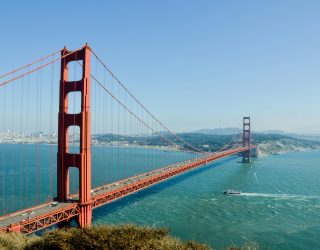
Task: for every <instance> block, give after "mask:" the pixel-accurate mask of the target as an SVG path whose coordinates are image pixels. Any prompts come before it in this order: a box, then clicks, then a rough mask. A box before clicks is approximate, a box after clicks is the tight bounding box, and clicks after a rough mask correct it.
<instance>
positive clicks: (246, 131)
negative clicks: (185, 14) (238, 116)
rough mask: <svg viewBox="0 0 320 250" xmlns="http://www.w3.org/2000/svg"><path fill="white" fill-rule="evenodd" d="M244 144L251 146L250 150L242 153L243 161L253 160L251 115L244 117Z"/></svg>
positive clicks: (244, 145)
mask: <svg viewBox="0 0 320 250" xmlns="http://www.w3.org/2000/svg"><path fill="white" fill-rule="evenodd" d="M242 146H243V147H247V148H249V150H247V151H244V152H243V153H242V162H243V163H250V162H251V127H250V116H245V117H243V135H242Z"/></svg>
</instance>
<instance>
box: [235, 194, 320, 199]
mask: <svg viewBox="0 0 320 250" xmlns="http://www.w3.org/2000/svg"><path fill="white" fill-rule="evenodd" d="M239 195H240V196H249V197H250V196H251V197H266V198H277V199H320V196H312V195H291V194H268V193H241V194H239Z"/></svg>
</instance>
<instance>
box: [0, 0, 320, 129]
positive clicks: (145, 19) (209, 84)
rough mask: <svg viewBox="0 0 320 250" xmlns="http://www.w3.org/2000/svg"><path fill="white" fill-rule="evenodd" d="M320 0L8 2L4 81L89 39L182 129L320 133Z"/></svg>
mask: <svg viewBox="0 0 320 250" xmlns="http://www.w3.org/2000/svg"><path fill="white" fill-rule="evenodd" d="M319 13H320V1H295V0H288V1H286V0H282V1H279V0H277V1H213V0H210V1H209V0H208V1H204V0H203V1H195V0H194V1H192V0H190V1H185V0H184V1H182V0H181V1H179V0H170V1H169V0H161V1H160V0H158V1H155V0H154V1H152V0H148V1H147V0H145V1H142V0H135V1H132V0H127V1H125V0H122V1H81V0H77V1H72V0H70V1H50V2H49V1H32V0H31V1H14V0H13V1H12V0H10V1H6V0H3V1H1V3H0V28H1V46H0V55H1V59H0V74H1V73H5V72H7V71H9V70H12V69H13V68H16V67H18V66H20V65H23V64H25V63H28V62H30V61H32V60H34V59H37V58H39V57H41V56H43V55H46V54H47V53H50V52H52V51H54V50H57V49H60V48H62V47H63V46H64V45H66V46H67V47H68V48H70V49H74V48H78V47H80V46H81V45H83V44H84V43H85V42H88V43H89V44H90V46H91V47H92V48H93V49H94V50H95V51H96V52H97V54H98V55H100V57H101V58H102V59H103V60H104V61H105V62H107V64H108V65H109V66H110V67H111V69H112V70H113V71H114V72H115V73H116V75H117V76H118V77H119V78H120V79H121V80H122V81H123V82H124V83H125V84H126V86H127V87H128V88H129V89H130V90H131V91H132V92H133V93H134V94H135V95H136V96H137V97H138V98H139V99H140V100H141V101H142V102H143V103H144V104H145V105H146V106H147V107H148V108H149V109H150V110H151V111H152V112H153V113H154V114H155V115H156V116H157V117H158V118H159V119H160V120H161V121H163V122H164V123H165V124H166V125H167V126H168V127H170V128H171V129H173V130H174V131H179V132H180V131H192V130H196V129H200V128H214V127H230V126H231V127H235V126H237V127H240V126H241V119H242V116H243V115H250V116H251V117H252V123H253V128H254V129H255V130H270V129H281V130H285V131H288V132H299V133H317V134H320V33H319V30H320V15H319Z"/></svg>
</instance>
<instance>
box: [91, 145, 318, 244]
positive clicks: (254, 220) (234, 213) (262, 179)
mask: <svg viewBox="0 0 320 250" xmlns="http://www.w3.org/2000/svg"><path fill="white" fill-rule="evenodd" d="M238 161H239V158H237V157H233V158H229V159H226V160H222V161H220V162H219V163H215V164H212V165H211V166H209V167H206V168H202V169H200V170H196V171H193V172H192V173H188V174H185V175H183V176H180V177H177V178H175V179H173V180H170V181H167V182H166V183H163V184H159V185H157V186H154V187H152V188H149V189H148V190H146V191H142V192H140V193H138V194H136V195H133V196H131V197H129V198H125V199H123V200H121V201H119V202H116V203H113V204H111V205H109V206H105V207H102V208H99V209H97V210H96V211H95V212H94V221H93V224H95V225H97V224H105V223H113V224H122V223H137V224H139V225H149V226H165V227H168V228H170V229H171V234H172V235H175V236H178V237H180V238H182V239H186V240H187V239H189V240H190V239H193V240H197V241H200V242H205V243H208V244H209V245H210V246H212V247H214V248H216V249H220V248H223V247H226V246H230V245H232V244H244V242H246V241H255V242H257V243H258V244H259V245H260V246H261V247H262V249H320V236H319V235H320V194H319V191H320V181H319V177H320V152H319V151H311V152H296V153H288V154H284V155H275V156H268V157H263V158H259V159H256V160H255V161H254V163H253V164H247V165H245V164H241V163H238ZM229 188H232V189H237V190H241V191H242V192H244V194H243V195H239V196H226V195H223V194H222V191H223V190H224V189H229Z"/></svg>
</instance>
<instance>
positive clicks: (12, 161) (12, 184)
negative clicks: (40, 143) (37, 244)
mask: <svg viewBox="0 0 320 250" xmlns="http://www.w3.org/2000/svg"><path fill="white" fill-rule="evenodd" d="M14 85H15V84H12V114H11V115H12V124H11V135H12V136H14V123H15V121H14V118H15V116H14V115H15V102H14V94H15V93H14ZM13 146H14V145H12V150H11V171H12V172H11V192H12V193H11V208H10V209H14V191H15V190H14V186H15V180H14V165H15V162H14V158H15V155H14V147H13Z"/></svg>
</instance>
